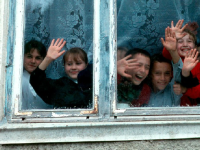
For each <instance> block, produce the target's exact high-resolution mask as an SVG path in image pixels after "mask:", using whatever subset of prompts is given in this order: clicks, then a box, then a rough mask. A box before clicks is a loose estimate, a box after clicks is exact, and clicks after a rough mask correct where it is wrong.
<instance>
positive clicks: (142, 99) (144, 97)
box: [117, 74, 151, 107]
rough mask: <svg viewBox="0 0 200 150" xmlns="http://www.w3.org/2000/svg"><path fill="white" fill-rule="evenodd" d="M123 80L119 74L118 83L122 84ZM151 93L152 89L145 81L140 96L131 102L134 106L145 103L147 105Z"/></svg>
mask: <svg viewBox="0 0 200 150" xmlns="http://www.w3.org/2000/svg"><path fill="white" fill-rule="evenodd" d="M121 81H122V76H120V75H119V74H117V84H120V83H121ZM150 95H151V89H150V87H149V86H148V85H147V84H145V83H144V84H143V87H142V90H141V93H140V95H139V98H138V99H137V100H133V101H132V102H131V104H132V107H141V106H143V105H144V106H145V104H146V105H147V104H148V102H149V99H150Z"/></svg>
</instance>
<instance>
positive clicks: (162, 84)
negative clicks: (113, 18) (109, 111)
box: [118, 20, 200, 107]
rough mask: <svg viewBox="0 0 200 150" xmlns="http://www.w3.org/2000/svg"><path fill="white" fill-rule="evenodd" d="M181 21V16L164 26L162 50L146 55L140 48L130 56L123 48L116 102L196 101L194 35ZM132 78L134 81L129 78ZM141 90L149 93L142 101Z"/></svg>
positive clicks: (150, 104)
mask: <svg viewBox="0 0 200 150" xmlns="http://www.w3.org/2000/svg"><path fill="white" fill-rule="evenodd" d="M182 24H183V20H179V21H178V23H177V24H176V26H174V25H173V22H172V24H171V28H169V27H168V28H166V30H165V40H164V39H163V38H161V41H162V44H163V46H164V49H163V52H162V54H155V55H153V56H152V57H147V55H146V54H144V53H143V50H140V51H139V52H137V53H136V54H133V55H132V57H131V56H128V54H129V52H127V53H126V55H125V56H126V57H124V58H123V59H121V60H120V61H118V74H119V75H120V76H119V75H118V102H119V103H122V104H124V103H127V105H119V106H122V107H124V106H125V107H131V106H133V107H137V106H146V107H173V106H196V105H197V102H196V100H197V99H198V98H199V97H200V94H199V90H200V89H199V87H200V84H199V79H200V78H199V75H200V74H199V71H200V68H199V65H200V63H198V60H197V58H198V52H197V50H196V49H195V48H196V37H195V35H194V34H193V33H191V32H190V31H189V30H186V29H185V28H186V26H187V25H185V26H184V27H182ZM133 51H134V50H133ZM130 58H132V61H130V60H131V59H130ZM150 58H151V60H150ZM141 59H143V61H144V62H145V61H146V64H147V65H149V66H150V68H149V69H147V68H146V70H145V65H144V64H145V63H141ZM170 59H171V60H172V62H171V60H170ZM133 60H135V61H134V62H133ZM149 60H150V61H151V63H150V61H149ZM183 62H184V63H183ZM120 64H121V65H120ZM122 66H123V67H122ZM141 67H142V69H141ZM122 68H124V69H122ZM129 70H131V72H130V71H129ZM148 72H149V74H148ZM130 75H131V76H130ZM121 76H122V77H121ZM124 78H125V79H126V80H124ZM133 78H134V79H135V80H137V81H138V82H137V83H136V82H133V80H132V79H133ZM146 79H148V80H146ZM127 80H128V81H129V82H128V83H127ZM146 85H147V86H146ZM144 87H145V88H144ZM130 88H131V92H129V91H128V90H126V92H125V90H124V89H129V90H130ZM149 89H150V90H149ZM144 92H146V93H144ZM133 93H137V94H133ZM144 94H145V95H146V97H149V98H148V99H146V100H145V101H144V100H141V97H143V95H144Z"/></svg>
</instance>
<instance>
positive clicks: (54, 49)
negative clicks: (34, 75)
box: [39, 39, 66, 70]
mask: <svg viewBox="0 0 200 150" xmlns="http://www.w3.org/2000/svg"><path fill="white" fill-rule="evenodd" d="M54 42H55V39H53V40H52V41H51V45H50V46H49V49H48V51H47V55H46V57H45V58H44V60H43V61H42V63H41V64H40V65H39V68H40V69H41V70H45V69H46V68H47V67H48V65H49V64H50V63H51V62H52V61H53V60H55V59H57V58H58V57H60V56H61V55H62V54H64V52H65V51H62V52H60V51H61V49H62V48H63V47H64V45H65V43H66V41H64V39H61V40H60V39H57V40H56V42H55V43H54Z"/></svg>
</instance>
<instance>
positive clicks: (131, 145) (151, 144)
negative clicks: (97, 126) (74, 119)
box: [0, 139, 200, 150]
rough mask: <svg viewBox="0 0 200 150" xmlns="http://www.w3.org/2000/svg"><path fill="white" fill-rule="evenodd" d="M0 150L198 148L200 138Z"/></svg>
mask: <svg viewBox="0 0 200 150" xmlns="http://www.w3.org/2000/svg"><path fill="white" fill-rule="evenodd" d="M0 149H1V150H67V149H70V150H84V149H85V150H129V149H134V150H173V149H174V150H175V149H177V150H198V149H200V140H199V139H191V140H161V141H132V142H105V143H104V142H101V143H69V144H28V145H1V146H0Z"/></svg>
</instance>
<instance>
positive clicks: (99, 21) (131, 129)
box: [0, 0, 200, 144]
mask: <svg viewBox="0 0 200 150" xmlns="http://www.w3.org/2000/svg"><path fill="white" fill-rule="evenodd" d="M94 3H95V4H94V5H95V6H94V7H95V9H94V10H95V12H94V13H95V17H94V29H95V30H94V31H95V32H94V49H95V50H94V78H95V79H94V81H93V85H95V87H94V99H95V102H96V103H95V107H94V109H93V110H81V111H83V112H85V111H87V112H85V114H83V115H81V116H76V117H74V116H75V114H77V111H74V110H66V111H64V110H62V112H63V113H60V112H59V111H60V110H55V111H53V112H54V113H55V114H54V117H52V111H51V112H50V111H48V110H43V111H34V112H33V111H19V108H18V107H19V106H18V105H19V103H18V102H19V100H20V96H21V95H20V94H21V75H22V61H21V60H22V58H23V55H22V54H23V35H24V34H21V35H20V33H24V26H23V21H20V18H18V19H15V16H14V14H15V15H17V16H19V14H21V15H20V17H21V19H22V18H23V15H24V9H23V8H24V0H16V1H14V0H10V1H9V4H10V5H9V6H7V5H6V4H7V3H6V0H3V1H1V3H0V4H1V7H6V9H5V10H4V11H8V10H10V12H9V15H10V20H9V21H10V22H9V34H8V35H7V34H6V33H3V35H1V34H0V36H2V37H3V36H4V39H5V36H6V37H7V54H8V56H7V65H6V66H5V65H4V64H3V63H2V62H0V63H1V64H0V65H1V66H3V67H6V75H5V80H6V94H5V98H4V99H1V102H5V107H4V110H5V114H3V115H2V114H1V116H2V118H3V119H2V120H1V122H0V130H1V132H0V144H19V143H55V142H89V141H95V142H97V141H129V140H156V139H184V138H199V137H200V115H199V112H198V108H195V107H192V108H191V107H190V108H187V107H180V108H177V107H174V108H172V107H170V108H159V109H158V108H132V109H118V108H116V98H117V95H116V92H117V84H116V66H115V65H114V64H116V48H117V46H116V45H117V40H116V39H117V38H116V37H117V36H116V27H117V25H116V21H117V19H116V16H117V15H116V0H110V1H109V2H104V1H101V0H95V1H94ZM15 6H16V8H15ZM15 10H16V13H15ZM1 13H2V12H1ZM1 15H2V14H1ZM5 18H6V17H5ZM105 18H108V19H105ZM22 20H23V19H22ZM1 21H2V22H3V24H5V22H6V20H4V19H3V20H1ZM14 21H16V22H14ZM13 24H14V28H13V27H12V25H13ZM108 24H109V28H107V27H105V26H106V25H108ZM18 35H20V37H21V38H19V37H18ZM2 37H0V38H2ZM19 41H20V42H19ZM4 42H5V41H4ZM0 44H1V42H0ZM2 50H3V48H2V49H1V51H2ZM19 51H20V52H19ZM2 53H3V51H2ZM104 56H108V57H104ZM101 62H114V63H108V64H106V63H101ZM103 73H106V75H102V74H103ZM105 78H106V80H105ZM97 104H98V105H97ZM105 106H107V107H106V108H105ZM67 111H68V112H67ZM78 111H80V110H78ZM94 111H95V113H94ZM186 111H189V112H187V113H186ZM41 112H42V113H44V114H45V115H44V116H45V117H43V116H42V115H41ZM48 113H49V114H48ZM68 113H69V114H73V113H74V115H68ZM63 114H64V115H63ZM31 115H32V116H31ZM38 115H41V116H38ZM88 116H89V118H88ZM188 128H189V130H188ZM97 135H98V136H97ZM36 137H37V138H36Z"/></svg>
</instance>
